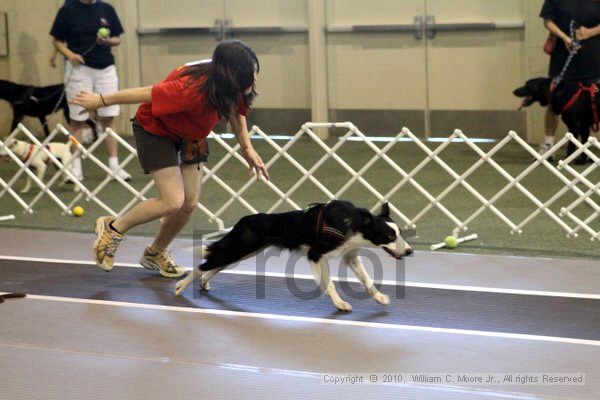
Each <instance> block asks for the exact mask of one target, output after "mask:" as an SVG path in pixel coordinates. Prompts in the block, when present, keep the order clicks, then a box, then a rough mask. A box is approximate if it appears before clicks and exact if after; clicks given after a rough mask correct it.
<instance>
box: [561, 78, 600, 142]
mask: <svg viewBox="0 0 600 400" xmlns="http://www.w3.org/2000/svg"><path fill="white" fill-rule="evenodd" d="M583 92H588V93H589V94H590V99H591V101H592V114H593V115H594V125H592V130H593V131H594V132H598V129H599V128H600V116H599V115H598V105H597V104H596V93H597V92H598V85H597V84H596V83H592V84H591V85H590V86H584V85H583V83H581V82H579V89H578V90H577V92H575V94H574V95H573V97H571V99H570V100H569V101H568V102H567V104H565V106H564V107H563V109H562V111H561V114H562V113H564V112H565V111H567V110H568V109H569V108H571V107H573V104H575V103H576V102H577V100H579V97H581V94H582V93H583Z"/></svg>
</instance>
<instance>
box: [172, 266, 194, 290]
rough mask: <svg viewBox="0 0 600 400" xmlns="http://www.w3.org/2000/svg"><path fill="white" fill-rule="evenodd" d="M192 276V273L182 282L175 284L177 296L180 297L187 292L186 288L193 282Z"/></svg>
mask: <svg viewBox="0 0 600 400" xmlns="http://www.w3.org/2000/svg"><path fill="white" fill-rule="evenodd" d="M191 275H192V273H191V272H190V273H189V274H188V276H186V277H185V278H183V279H182V280H180V281H178V282H177V283H176V284H175V295H176V296H179V295H181V293H183V291H184V290H185V288H186V287H187V286H188V285H189V284H190V282H191V281H192V280H193V278H191V279H190V276H191Z"/></svg>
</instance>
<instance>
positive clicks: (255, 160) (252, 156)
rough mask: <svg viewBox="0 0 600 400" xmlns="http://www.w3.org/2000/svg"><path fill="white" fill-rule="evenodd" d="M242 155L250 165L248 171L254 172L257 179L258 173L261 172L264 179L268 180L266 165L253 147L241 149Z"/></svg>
mask: <svg viewBox="0 0 600 400" xmlns="http://www.w3.org/2000/svg"><path fill="white" fill-rule="evenodd" d="M242 155H243V156H244V158H245V159H246V161H247V162H248V165H249V166H250V171H252V172H255V173H256V180H257V181H258V179H259V178H260V174H263V176H264V177H265V179H266V180H269V171H267V166H266V165H265V163H264V162H263V160H262V158H260V156H259V155H258V153H257V152H256V150H254V148H253V147H244V148H243V149H242ZM252 172H251V173H252Z"/></svg>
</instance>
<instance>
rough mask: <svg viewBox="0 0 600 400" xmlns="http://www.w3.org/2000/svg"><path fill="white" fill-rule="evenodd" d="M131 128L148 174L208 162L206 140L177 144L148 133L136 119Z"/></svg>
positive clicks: (145, 171)
mask: <svg viewBox="0 0 600 400" xmlns="http://www.w3.org/2000/svg"><path fill="white" fill-rule="evenodd" d="M131 127H132V128H133V136H134V137H135V145H136V148H137V153H138V159H139V161H140V165H141V166H142V169H143V170H144V173H146V174H147V173H149V172H152V171H156V170H158V169H161V168H167V167H177V166H179V165H181V164H200V163H203V162H206V161H208V142H207V140H206V139H205V138H203V139H199V140H197V141H193V142H190V141H185V140H182V141H180V142H175V141H173V140H171V139H169V138H167V137H165V136H158V135H154V134H152V133H150V132H148V131H146V130H145V129H144V128H143V127H142V126H141V125H140V124H138V122H137V121H136V120H135V119H133V120H132V121H131Z"/></svg>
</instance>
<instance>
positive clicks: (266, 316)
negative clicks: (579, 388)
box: [0, 292, 600, 346]
mask: <svg viewBox="0 0 600 400" xmlns="http://www.w3.org/2000/svg"><path fill="white" fill-rule="evenodd" d="M0 294H6V293H3V292H0ZM26 299H29V300H43V301H56V302H64V303H80V304H95V305H101V306H111V307H125V308H135V309H147V310H160V311H174V312H185V313H193V314H208V315H219V316H222V315H226V316H235V317H244V318H257V319H266V320H277V321H289V322H303V323H315V324H329V325H343V326H352V327H361V328H376V329H389V330H396V331H413V332H415V331H416V332H427V333H442V334H449V335H466V336H479V337H488V338H496V339H516V340H529V341H538V342H550V343H563V344H573V345H584V346H600V340H588V339H573V338H564V337H556V336H541V335H528V334H521V333H506V332H489V331H477V330H467V329H449V328H435V327H429V326H414V325H399V324H389V323H379V322H365V321H352V320H340V319H327V318H315V317H301V316H296V315H278V314H264V313H251V312H242V311H229V310H214V309H204V308H192V307H176V306H164V305H158V304H142V303H128V302H121V301H109V300H92V299H78V298H70V297H59V296H43V295H35V294H31V295H27V297H26ZM14 301H23V300H14Z"/></svg>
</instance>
